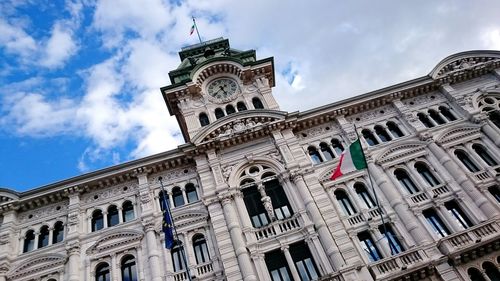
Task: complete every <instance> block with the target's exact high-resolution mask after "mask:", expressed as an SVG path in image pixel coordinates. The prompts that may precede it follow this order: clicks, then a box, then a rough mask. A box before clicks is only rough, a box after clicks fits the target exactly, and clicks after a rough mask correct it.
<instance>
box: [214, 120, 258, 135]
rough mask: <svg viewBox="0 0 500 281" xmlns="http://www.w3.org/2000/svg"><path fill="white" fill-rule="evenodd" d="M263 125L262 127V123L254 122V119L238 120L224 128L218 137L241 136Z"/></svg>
mask: <svg viewBox="0 0 500 281" xmlns="http://www.w3.org/2000/svg"><path fill="white" fill-rule="evenodd" d="M261 125H262V123H261V122H255V121H254V120H252V118H247V119H245V120H237V121H235V122H233V123H230V124H227V125H225V126H223V129H222V130H221V132H220V133H219V134H218V135H217V137H225V136H230V135H233V134H239V133H242V132H245V131H247V130H249V129H252V128H254V127H258V126H261Z"/></svg>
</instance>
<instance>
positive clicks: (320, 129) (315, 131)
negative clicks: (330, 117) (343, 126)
mask: <svg viewBox="0 0 500 281" xmlns="http://www.w3.org/2000/svg"><path fill="white" fill-rule="evenodd" d="M327 127H328V128H329V129H327ZM339 130H340V127H339V126H338V125H331V124H330V125H323V126H316V127H313V128H310V129H307V130H303V131H301V134H299V135H298V136H299V138H301V139H309V138H311V137H315V136H320V135H323V134H331V132H332V131H339ZM304 134H305V136H304Z"/></svg>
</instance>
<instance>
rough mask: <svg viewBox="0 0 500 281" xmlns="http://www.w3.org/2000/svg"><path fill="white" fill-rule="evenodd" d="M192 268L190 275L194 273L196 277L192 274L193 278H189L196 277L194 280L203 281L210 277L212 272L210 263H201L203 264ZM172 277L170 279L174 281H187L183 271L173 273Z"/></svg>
mask: <svg viewBox="0 0 500 281" xmlns="http://www.w3.org/2000/svg"><path fill="white" fill-rule="evenodd" d="M192 268H193V269H192V270H191V272H192V274H193V273H194V274H196V275H194V274H193V276H191V277H195V276H196V280H203V279H205V277H209V276H212V273H213V271H214V269H213V265H212V261H210V262H207V263H203V264H197V265H195V266H193V267H192ZM172 277H173V278H172V279H173V280H174V281H185V280H188V277H187V273H186V271H185V270H183V271H178V272H175V273H174V274H173V275H172ZM210 279H211V278H210ZM207 280H209V279H207Z"/></svg>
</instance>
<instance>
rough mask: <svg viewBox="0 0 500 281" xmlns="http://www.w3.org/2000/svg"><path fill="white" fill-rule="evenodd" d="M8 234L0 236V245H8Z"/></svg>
mask: <svg viewBox="0 0 500 281" xmlns="http://www.w3.org/2000/svg"><path fill="white" fill-rule="evenodd" d="M9 236H10V235H9V233H7V232H4V233H2V234H0V245H6V244H8V243H9Z"/></svg>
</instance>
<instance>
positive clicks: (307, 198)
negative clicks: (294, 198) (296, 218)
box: [292, 173, 345, 270]
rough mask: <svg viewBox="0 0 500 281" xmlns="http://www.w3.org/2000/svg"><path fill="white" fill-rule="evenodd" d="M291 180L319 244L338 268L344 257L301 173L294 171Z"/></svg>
mask: <svg viewBox="0 0 500 281" xmlns="http://www.w3.org/2000/svg"><path fill="white" fill-rule="evenodd" d="M292 181H293V182H294V183H295V185H296V187H297V191H298V192H299V194H300V197H301V198H302V200H303V201H304V204H305V207H306V210H307V212H308V213H309V214H310V215H311V218H312V220H313V223H314V225H315V227H316V229H317V231H318V234H319V239H320V241H321V244H323V248H324V249H325V250H326V253H327V255H328V257H329V258H330V261H331V262H332V265H333V267H334V268H335V269H337V270H338V269H339V268H341V267H342V266H344V265H345V262H344V259H343V258H342V256H341V255H340V252H339V249H338V247H337V245H336V244H335V241H333V237H332V235H331V234H330V231H329V230H328V227H327V226H326V223H325V221H324V220H323V217H322V216H321V213H320V212H319V210H318V208H317V206H316V204H315V202H314V200H313V198H312V196H311V193H310V192H309V189H308V188H307V185H306V183H305V181H304V178H303V177H302V175H300V174H298V173H295V174H293V175H292Z"/></svg>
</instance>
